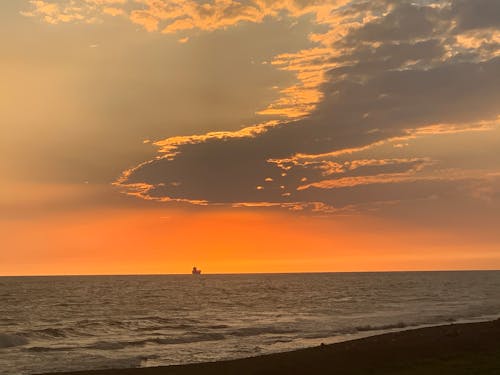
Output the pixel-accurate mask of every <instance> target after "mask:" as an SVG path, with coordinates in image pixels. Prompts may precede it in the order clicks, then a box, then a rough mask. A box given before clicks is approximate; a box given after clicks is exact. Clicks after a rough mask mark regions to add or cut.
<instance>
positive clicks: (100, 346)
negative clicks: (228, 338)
mask: <svg viewBox="0 0 500 375" xmlns="http://www.w3.org/2000/svg"><path fill="white" fill-rule="evenodd" d="M223 339H225V336H224V335H222V334H220V333H204V334H196V335H189V336H178V337H165V338H163V337H154V338H148V339H144V340H136V341H98V342H95V343H93V344H90V345H88V346H86V348H87V349H97V350H118V349H124V348H126V347H131V346H144V345H146V344H158V345H175V344H188V343H192V342H202V341H219V340H223Z"/></svg>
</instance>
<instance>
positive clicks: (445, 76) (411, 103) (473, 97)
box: [121, 1, 500, 206]
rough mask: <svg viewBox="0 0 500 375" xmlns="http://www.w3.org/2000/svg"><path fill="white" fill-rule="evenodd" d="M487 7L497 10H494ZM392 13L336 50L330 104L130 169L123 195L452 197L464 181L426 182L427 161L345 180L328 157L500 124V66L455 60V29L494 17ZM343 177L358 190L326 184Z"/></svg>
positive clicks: (356, 173)
mask: <svg viewBox="0 0 500 375" xmlns="http://www.w3.org/2000/svg"><path fill="white" fill-rule="evenodd" d="M470 3H474V1H471V2H470ZM480 3H481V4H483V3H484V4H483V5H484V6H485V7H488V6H490V7H491V10H492V11H494V10H495V9H496V8H495V5H494V4H493V2H487V1H481V2H480ZM490 3H491V4H490ZM364 4H365V6H366V3H364ZM488 4H489V5H488ZM376 6H377V7H378V6H380V2H376ZM493 8H495V9H493ZM388 9H390V12H388V13H387V14H386V15H385V16H380V17H377V18H375V19H374V20H373V21H371V22H369V23H366V24H365V25H363V26H361V27H359V28H353V29H351V31H350V32H349V34H348V35H347V36H346V37H345V38H344V39H343V40H342V41H340V42H339V43H338V44H337V45H334V47H335V48H337V49H339V50H345V53H343V54H341V55H340V57H335V58H333V57H332V59H331V61H332V62H334V63H335V64H336V65H337V67H336V68H334V69H331V70H330V71H329V72H328V73H327V79H326V82H325V83H324V84H323V86H322V93H323V100H322V101H321V103H319V105H318V106H317V108H316V110H315V111H314V112H313V113H311V114H310V116H309V117H308V118H306V119H302V120H297V121H293V122H288V123H282V124H278V125H275V126H272V127H269V128H267V129H266V130H265V131H263V132H260V133H258V134H254V135H252V136H249V135H246V134H242V135H241V136H236V135H233V136H226V137H213V136H212V137H210V136H206V137H201V138H198V139H192V140H189V141H186V142H185V143H184V144H180V145H177V146H176V148H175V152H176V153H175V155H173V154H172V155H169V156H168V157H162V158H158V159H155V160H152V161H150V162H148V163H145V164H143V165H141V166H139V167H137V168H136V169H134V170H132V171H130V172H129V173H128V174H127V175H126V176H125V178H124V179H123V180H122V181H121V185H122V186H126V185H127V184H137V185H135V186H136V187H137V186H139V185H140V184H142V186H143V190H142V195H143V196H144V197H148V198H154V199H161V198H165V197H168V198H171V199H182V200H202V201H208V202H211V203H241V202H255V203H259V202H273V203H292V202H294V203H297V202H298V203H310V202H320V203H323V204H326V205H333V206H346V205H351V204H356V203H367V202H369V201H378V200H397V199H410V198H412V197H413V198H422V197H428V196H431V195H433V194H435V193H436V192H441V191H443V189H446V188H449V186H450V184H451V185H453V184H455V183H456V181H457V179H456V178H449V181H446V180H447V178H446V175H440V176H439V178H437V177H436V176H432V174H431V175H425V174H424V175H421V176H420V175H418V173H419V171H420V170H421V169H423V168H425V167H428V166H429V165H430V163H428V160H426V159H425V158H421V159H418V160H393V161H392V162H391V161H389V162H387V163H384V162H383V161H380V162H379V164H378V165H377V164H376V163H372V164H370V163H365V164H363V162H360V165H359V166H358V167H356V168H353V169H349V166H348V165H345V164H340V166H339V170H337V172H335V173H334V172H332V169H331V168H332V167H335V165H334V164H331V163H330V164H329V162H333V161H332V160H334V159H332V158H331V157H328V156H324V157H321V156H318V155H319V154H325V153H330V154H331V153H334V152H342V151H345V150H348V149H352V148H359V147H365V146H368V145H371V144H373V143H375V142H379V141H385V140H388V139H391V138H394V137H401V136H405V135H408V134H409V132H411V131H412V130H415V129H419V128H422V127H428V126H431V125H435V124H452V125H454V126H460V125H463V126H469V125H470V124H472V123H476V122H480V121H489V120H493V119H495V118H496V117H497V116H498V115H499V114H500V109H499V107H498V103H499V102H500V89H499V87H500V75H499V74H498V72H499V71H500V57H493V56H489V57H488V58H483V59H480V58H478V56H480V53H479V52H481V51H477V53H471V54H470V55H469V57H468V58H467V56H465V55H463V54H462V55H461V56H462V57H461V58H460V59H457V58H456V55H457V54H458V53H459V52H456V53H454V52H453V50H454V48H456V46H455V45H454V44H453V41H454V38H453V37H452V36H451V35H452V31H451V29H452V25H453V23H454V22H458V27H460V28H463V29H465V28H472V27H474V28H480V27H482V26H484V27H491V26H494V25H495V23H494V22H493V21H494V20H492V19H491V18H488V17H486V18H485V19H484V23H483V24H481V22H480V18H478V17H476V15H477V14H478V13H477V12H482V11H483V10H484V7H481V6H480V7H479V8H478V7H477V6H475V5H470V4H469V2H465V1H456V2H454V3H453V4H452V5H451V6H446V7H433V6H427V5H417V4H410V3H407V2H403V3H400V4H397V5H395V6H391V7H390V8H388ZM478 9H479V10H478ZM488 9H489V8H488ZM378 11H379V10H377V12H378ZM453 32H454V33H456V30H455V31H453ZM447 33H448V34H447ZM497 52H498V51H497ZM297 154H307V155H313V156H311V157H310V158H309V159H307V158H303V157H302V158H301V157H300V156H299V157H297ZM314 155H316V156H314ZM308 160H309V161H308ZM342 168H343V169H342ZM333 169H334V170H335V168H333ZM435 173H437V172H435ZM438 174H439V173H438ZM412 175H415V176H416V177H415V178H414V180H412V177H411V176H412ZM362 176H382V178H380V179H378V180H377V179H376V178H375V179H374V178H371V179H368V180H367V181H368V183H367V182H366V181H365V182H362V183H359V184H356V183H355V182H354V185H352V184H353V182H352V181H353V180H352V179H351V180H345V178H346V177H362ZM384 176H386V177H384ZM387 176H388V177H387ZM394 176H395V177H394ZM398 176H399V177H398ZM332 179H333V180H335V179H344V180H342V181H348V182H349V183H350V184H351V185H352V186H349V187H342V188H338V187H337V188H335V189H332V188H328V187H325V186H321V182H322V181H329V180H332ZM415 181H418V184H417V183H415ZM315 183H316V185H314V184H315ZM308 184H309V185H310V186H309V187H308V188H304V186H305V185H308ZM311 184H312V185H311ZM146 187H147V189H146ZM301 187H302V188H301Z"/></svg>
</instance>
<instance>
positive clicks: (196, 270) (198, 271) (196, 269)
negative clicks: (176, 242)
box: [191, 267, 201, 275]
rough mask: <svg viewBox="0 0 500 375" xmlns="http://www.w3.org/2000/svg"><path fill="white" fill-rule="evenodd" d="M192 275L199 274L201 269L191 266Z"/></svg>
mask: <svg viewBox="0 0 500 375" xmlns="http://www.w3.org/2000/svg"><path fill="white" fill-rule="evenodd" d="M191 273H192V274H193V275H201V270H199V269H198V268H196V267H193V270H192V271H191Z"/></svg>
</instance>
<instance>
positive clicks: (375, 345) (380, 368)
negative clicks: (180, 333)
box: [59, 319, 500, 375]
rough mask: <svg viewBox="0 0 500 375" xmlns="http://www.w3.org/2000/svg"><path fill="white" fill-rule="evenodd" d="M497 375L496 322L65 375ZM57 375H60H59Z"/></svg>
mask: <svg viewBox="0 0 500 375" xmlns="http://www.w3.org/2000/svg"><path fill="white" fill-rule="evenodd" d="M326 373H331V374H346V375H351V374H352V375H354V374H356V375H357V374H371V375H379V374H380V375H382V374H404V375H424V374H425V375H433V374H439V375H447V374H450V375H451V374H453V375H460V374H464V375H465V374H499V373H500V319H498V320H495V321H490V322H480V323H463V324H449V325H443V326H436V327H426V328H419V329H413V330H406V331H400V332H392V333H386V334H382V335H377V336H371V337H366V338H362V339H357V340H352V341H345V342H340V343H335V344H331V345H320V346H317V347H313V348H307V349H300V350H295V351H291V352H285V353H278V354H270V355H263V356H257V357H252V358H244V359H238V360H231V361H220V362H209V363H199V364H188V365H179V366H162V367H150V368H135V369H119V370H118V369H117V370H112V369H111V370H97V371H80V372H67V373H64V374H65V375H191V374H238V375H243V374H326ZM59 375H61V373H59Z"/></svg>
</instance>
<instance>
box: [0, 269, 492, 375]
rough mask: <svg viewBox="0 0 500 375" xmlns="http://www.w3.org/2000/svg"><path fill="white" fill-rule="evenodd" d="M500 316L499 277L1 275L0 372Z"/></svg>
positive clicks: (178, 357) (232, 351) (273, 347)
mask: <svg viewBox="0 0 500 375" xmlns="http://www.w3.org/2000/svg"><path fill="white" fill-rule="evenodd" d="M499 314H500V272H496V271H484V272H482V271H481V272H479V271H478V272H398V273H325V274H259V275H201V276H192V275H185V276H184V275H182V276H180V275H179V276H177V275H175V276H174V275H165V276H82V277H80V276H68V277H2V278H0V374H2V375H3V374H9V375H11V374H17V375H21V374H34V373H42V372H55V371H69V370H85V369H101V368H126V367H144V366H159V365H171V364H183V363H190V362H204V361H216V360H223V359H232V358H241V357H249V356H255V355H260V354H266V353H273V352H279V351H287V350H292V349H297V348H303V347H308V346H315V345H319V344H320V343H331V342H335V341H342V340H347V339H352V338H357V337H361V336H367V335H371V334H376V333H381V332H385V331H393V330H401V329H408V328H411V327H416V326H422V325H434V324H443V323H450V322H464V321H479V320H488V319H493V318H496V317H497V316H498V315H499Z"/></svg>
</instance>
